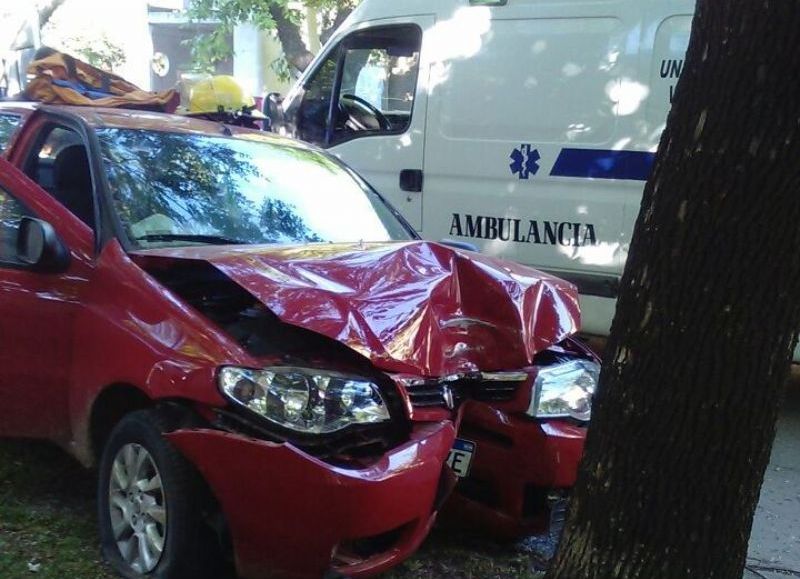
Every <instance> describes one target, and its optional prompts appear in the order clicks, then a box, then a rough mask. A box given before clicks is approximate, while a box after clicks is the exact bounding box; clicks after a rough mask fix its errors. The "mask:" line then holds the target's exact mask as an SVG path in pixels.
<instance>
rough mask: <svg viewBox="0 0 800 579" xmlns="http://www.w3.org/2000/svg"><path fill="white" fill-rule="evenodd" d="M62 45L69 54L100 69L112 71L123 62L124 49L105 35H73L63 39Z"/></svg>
mask: <svg viewBox="0 0 800 579" xmlns="http://www.w3.org/2000/svg"><path fill="white" fill-rule="evenodd" d="M63 47H64V50H65V51H66V52H68V53H69V54H72V55H75V56H77V57H78V58H80V59H82V60H85V61H86V62H88V63H89V64H91V65H92V66H96V67H97V68H100V69H102V70H108V71H113V70H114V69H116V68H117V67H119V66H120V65H122V64H124V63H125V51H124V50H122V49H121V48H120V47H119V46H117V45H116V44H114V43H113V42H111V41H110V40H109V39H108V38H106V37H105V36H101V37H100V38H86V37H82V36H73V37H71V38H67V39H65V40H64V41H63Z"/></svg>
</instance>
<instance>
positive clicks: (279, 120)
mask: <svg viewBox="0 0 800 579" xmlns="http://www.w3.org/2000/svg"><path fill="white" fill-rule="evenodd" d="M281 103H283V96H281V94H280V93H278V92H271V93H269V94H268V95H267V96H266V97H264V100H263V101H262V103H261V112H262V113H263V114H264V116H265V117H267V119H269V122H268V123H264V130H265V131H269V130H271V131H273V132H278V130H279V129H280V127H281V126H283V125H284V122H285V121H284V118H283V109H282V108H281Z"/></svg>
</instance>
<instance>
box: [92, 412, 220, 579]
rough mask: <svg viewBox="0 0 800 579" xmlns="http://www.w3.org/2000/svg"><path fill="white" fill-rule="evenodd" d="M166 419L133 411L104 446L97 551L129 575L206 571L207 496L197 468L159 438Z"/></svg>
mask: <svg viewBox="0 0 800 579" xmlns="http://www.w3.org/2000/svg"><path fill="white" fill-rule="evenodd" d="M167 430H168V428H167V425H166V422H165V420H164V419H163V418H162V417H161V416H160V415H159V414H158V413H157V412H156V411H153V410H143V411H137V412H133V413H131V414H129V415H127V416H126V417H125V418H123V419H122V420H121V421H120V422H119V424H117V426H116V427H115V428H114V430H113V431H112V433H111V436H110V437H109V439H108V442H107V443H106V446H105V448H104V450H103V456H102V459H101V461H100V473H99V477H98V490H97V505H98V523H99V530H100V542H101V549H102V552H103V556H104V557H105V559H106V560H107V561H108V562H109V563H110V564H111V566H112V567H113V568H114V570H115V571H116V572H117V573H119V574H120V575H122V576H123V577H126V578H128V579H142V578H143V577H147V578H152V579H185V578H187V577H192V578H195V577H197V578H202V577H206V576H208V571H209V566H208V565H207V564H204V562H203V561H201V559H202V558H203V556H204V551H205V554H207V553H208V550H204V549H203V541H202V540H201V539H202V537H201V530H202V529H203V528H204V527H205V525H204V522H203V520H202V519H203V512H204V510H205V507H206V506H207V501H206V500H205V496H204V493H203V486H202V482H201V480H200V477H199V475H198V474H197V473H196V471H195V470H194V468H193V467H192V465H191V464H190V463H189V462H188V461H187V460H186V459H185V458H184V457H183V455H181V454H180V452H178V450H177V449H175V447H173V446H172V445H171V444H170V443H169V442H167V440H165V439H164V437H163V436H162V433H163V432H165V431H167Z"/></svg>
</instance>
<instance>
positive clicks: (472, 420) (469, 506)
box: [442, 403, 586, 539]
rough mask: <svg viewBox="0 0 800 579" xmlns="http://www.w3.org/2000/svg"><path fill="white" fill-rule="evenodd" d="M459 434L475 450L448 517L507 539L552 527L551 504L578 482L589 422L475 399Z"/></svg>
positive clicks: (450, 501)
mask: <svg viewBox="0 0 800 579" xmlns="http://www.w3.org/2000/svg"><path fill="white" fill-rule="evenodd" d="M458 437H459V438H463V439H466V440H469V441H471V442H473V443H475V447H476V451H475V456H474V458H473V459H472V466H471V470H470V473H469V476H468V477H466V478H464V479H461V480H460V481H459V483H458V485H457V486H456V488H455V491H454V492H453V494H452V495H451V497H450V498H449V499H448V501H447V503H446V505H445V508H444V511H443V513H442V514H443V516H444V517H445V518H446V519H447V520H448V521H450V522H457V523H458V524H459V526H465V525H466V526H470V527H473V528H476V529H481V530H482V531H483V532H488V533H490V534H492V535H494V536H496V537H500V538H506V539H516V538H519V537H522V536H525V535H532V534H537V533H542V532H545V531H547V530H548V528H549V526H550V522H551V509H552V508H553V507H554V506H556V505H557V504H559V501H560V500H561V499H562V498H563V496H565V494H566V492H567V491H568V490H569V489H570V488H571V487H572V486H573V485H574V484H575V479H576V476H577V472H578V465H579V463H580V460H581V456H582V454H583V447H584V441H585V438H586V427H585V426H581V425H578V424H576V423H574V422H570V421H567V420H535V419H532V418H529V417H527V416H519V415H514V414H509V413H506V412H503V411H502V410H498V409H497V408H493V407H492V406H489V405H487V404H482V403H470V404H468V405H466V407H465V408H464V412H463V415H462V419H461V425H460V429H459V433H458Z"/></svg>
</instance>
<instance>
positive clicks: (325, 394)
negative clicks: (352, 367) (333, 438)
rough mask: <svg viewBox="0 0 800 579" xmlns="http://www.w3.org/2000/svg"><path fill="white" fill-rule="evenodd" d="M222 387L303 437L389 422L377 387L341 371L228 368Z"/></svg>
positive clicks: (231, 397) (230, 395)
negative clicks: (304, 435) (359, 425)
mask: <svg viewBox="0 0 800 579" xmlns="http://www.w3.org/2000/svg"><path fill="white" fill-rule="evenodd" d="M219 387H220V390H221V391H222V393H223V394H224V395H225V397H227V398H228V399H229V400H231V401H233V402H234V403H236V404H238V405H240V406H243V407H245V408H247V409H248V410H250V411H251V412H254V413H256V414H258V415H259V416H262V417H263V418H266V419H267V420H269V421H270V422H273V423H274V424H277V425H278V426H282V427H284V428H288V429H291V430H294V431H297V432H301V433H304V434H328V433H331V432H336V431H337V430H341V429H343V428H346V427H347V426H350V425H353V424H377V423H380V422H385V421H387V420H389V419H390V416H389V410H388V408H387V407H386V403H385V401H384V400H383V397H382V396H381V393H380V390H379V389H378V386H377V385H375V384H373V383H372V382H370V381H368V380H364V379H363V378H353V377H351V376H346V375H343V374H338V373H336V372H326V371H322V370H310V369H306V368H288V367H274V368H265V369H264V370H251V369H248V368H237V367H232V366H227V367H224V368H222V369H221V370H220V373H219Z"/></svg>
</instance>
